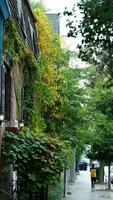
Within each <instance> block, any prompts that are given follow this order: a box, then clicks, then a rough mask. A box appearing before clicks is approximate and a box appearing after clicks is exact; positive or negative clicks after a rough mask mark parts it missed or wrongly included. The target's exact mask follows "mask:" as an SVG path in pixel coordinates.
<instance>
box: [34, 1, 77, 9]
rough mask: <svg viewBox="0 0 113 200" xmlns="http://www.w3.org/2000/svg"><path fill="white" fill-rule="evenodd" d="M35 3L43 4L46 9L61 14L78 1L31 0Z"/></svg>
mask: <svg viewBox="0 0 113 200" xmlns="http://www.w3.org/2000/svg"><path fill="white" fill-rule="evenodd" d="M32 1H35V2H42V3H44V5H45V7H46V9H49V10H51V11H55V12H61V11H63V10H64V8H65V7H66V6H67V7H72V6H73V4H75V3H76V2H78V0H56V1H55V0H31V2H32Z"/></svg>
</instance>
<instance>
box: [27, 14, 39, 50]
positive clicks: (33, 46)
mask: <svg viewBox="0 0 113 200" xmlns="http://www.w3.org/2000/svg"><path fill="white" fill-rule="evenodd" d="M28 21H29V27H30V33H31V40H32V48H33V52H34V53H37V46H36V36H35V31H34V29H33V26H32V25H31V21H30V18H28Z"/></svg>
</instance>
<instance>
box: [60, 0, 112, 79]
mask: <svg viewBox="0 0 113 200" xmlns="http://www.w3.org/2000/svg"><path fill="white" fill-rule="evenodd" d="M78 7H79V9H80V13H81V20H80V21H79V22H77V14H76V11H75V7H74V9H73V11H72V12H69V11H67V10H65V12H64V14H67V15H69V14H70V13H71V14H70V15H71V16H72V15H74V17H76V21H75V20H73V19H74V18H73V19H72V18H71V19H70V20H68V24H67V26H69V28H70V32H69V36H72V37H76V35H77V34H80V35H81V37H82V43H81V44H79V45H78V47H79V50H80V57H81V58H82V59H83V60H85V61H88V62H90V63H95V64H96V65H97V66H99V70H100V72H101V70H105V71H107V73H109V74H110V76H111V77H112V76H113V40H112V34H113V1H112V0H92V1H87V0H80V3H78Z"/></svg>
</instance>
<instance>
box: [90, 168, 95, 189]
mask: <svg viewBox="0 0 113 200" xmlns="http://www.w3.org/2000/svg"><path fill="white" fill-rule="evenodd" d="M90 176H91V187H92V188H95V183H96V168H95V167H94V164H92V167H91V168H90Z"/></svg>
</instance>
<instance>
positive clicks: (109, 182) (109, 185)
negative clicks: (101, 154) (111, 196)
mask: <svg viewBox="0 0 113 200" xmlns="http://www.w3.org/2000/svg"><path fill="white" fill-rule="evenodd" d="M110 189H111V181H110V163H109V165H108V190H110Z"/></svg>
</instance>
